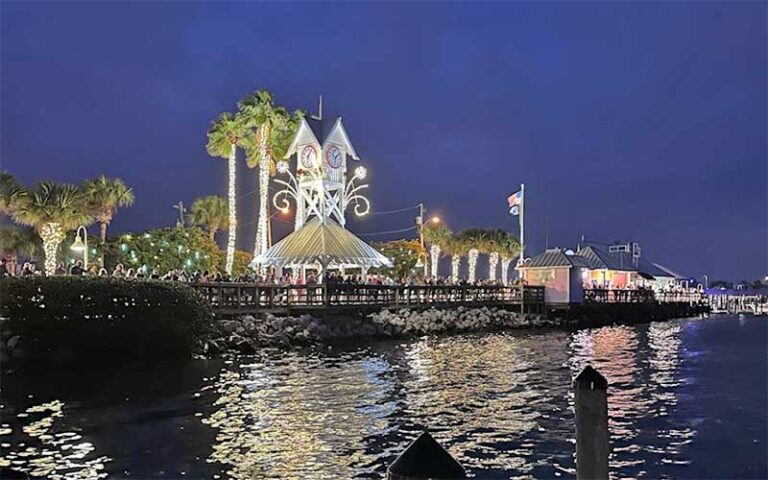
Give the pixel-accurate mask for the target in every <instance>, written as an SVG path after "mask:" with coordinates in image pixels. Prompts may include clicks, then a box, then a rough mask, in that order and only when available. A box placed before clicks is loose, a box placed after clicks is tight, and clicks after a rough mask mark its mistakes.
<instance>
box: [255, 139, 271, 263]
mask: <svg viewBox="0 0 768 480" xmlns="http://www.w3.org/2000/svg"><path fill="white" fill-rule="evenodd" d="M265 130H266V131H265ZM268 135H269V133H268V129H267V128H266V127H262V128H260V129H259V221H258V224H257V227H256V244H255V245H254V247H253V258H254V259H259V258H261V256H262V255H264V253H265V252H266V251H267V249H268V248H269V245H268V243H269V242H268V240H267V228H268V227H267V222H268V221H269V153H268V151H269V150H268V148H267V137H268ZM259 272H260V273H263V272H264V268H263V266H262V265H261V264H259Z"/></svg>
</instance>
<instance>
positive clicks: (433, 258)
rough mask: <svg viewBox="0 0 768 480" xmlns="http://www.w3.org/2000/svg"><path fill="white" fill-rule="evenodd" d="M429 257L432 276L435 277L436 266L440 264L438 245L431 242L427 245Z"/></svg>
mask: <svg viewBox="0 0 768 480" xmlns="http://www.w3.org/2000/svg"><path fill="white" fill-rule="evenodd" d="M429 257H430V267H431V271H432V278H437V267H438V266H439V264H440V245H436V244H432V245H430V246H429Z"/></svg>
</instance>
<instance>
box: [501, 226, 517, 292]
mask: <svg viewBox="0 0 768 480" xmlns="http://www.w3.org/2000/svg"><path fill="white" fill-rule="evenodd" d="M499 255H500V256H501V282H502V283H503V284H504V285H506V284H507V281H508V280H507V279H508V278H509V264H510V262H512V259H513V258H515V257H516V256H518V255H520V241H519V240H518V239H517V237H516V236H514V235H513V234H511V233H507V234H506V235H504V237H503V239H502V243H501V245H500V251H499Z"/></svg>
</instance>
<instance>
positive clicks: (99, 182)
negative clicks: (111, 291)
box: [83, 175, 136, 267]
mask: <svg viewBox="0 0 768 480" xmlns="http://www.w3.org/2000/svg"><path fill="white" fill-rule="evenodd" d="M83 192H84V194H85V198H86V202H87V208H88V209H89V211H90V212H91V214H92V215H93V216H94V218H95V219H96V221H97V222H99V230H100V232H99V244H100V245H101V257H100V258H99V263H100V264H101V266H102V267H103V266H104V250H105V245H106V243H107V227H108V226H109V224H110V223H111V222H112V219H113V218H114V217H115V214H116V213H117V209H118V208H120V207H130V206H131V205H133V202H134V201H135V200H136V198H135V196H134V195H133V189H131V188H130V187H128V186H127V185H126V184H125V183H124V182H123V181H122V180H120V179H119V178H107V177H105V176H104V175H102V176H100V177H99V178H96V179H93V180H86V181H85V184H84V185H83Z"/></svg>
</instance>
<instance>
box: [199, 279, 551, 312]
mask: <svg viewBox="0 0 768 480" xmlns="http://www.w3.org/2000/svg"><path fill="white" fill-rule="evenodd" d="M189 285H190V286H191V287H192V288H194V289H196V290H197V291H198V292H200V294H202V295H203V296H204V297H205V298H206V299H207V300H208V302H210V304H211V306H213V308H214V310H216V311H218V312H223V313H233V312H243V313H244V312H252V311H258V310H265V309H284V308H328V307H339V308H350V309H355V308H363V307H382V308H386V307H393V308H398V307H418V306H454V305H455V306H460V305H466V306H484V305H520V304H521V300H524V302H522V303H523V304H524V305H525V310H526V311H531V312H534V311H536V312H538V311H542V310H543V308H544V287H537V286H526V287H525V288H524V290H523V289H521V288H520V287H519V286H515V287H502V286H494V285H487V286H470V285H418V286H389V285H343V284H342V285H287V286H279V285H260V284H253V283H192V284H189ZM523 291H524V295H525V298H524V299H523Z"/></svg>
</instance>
